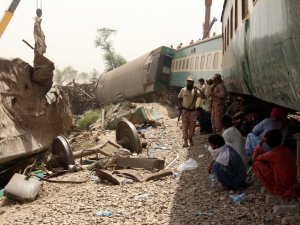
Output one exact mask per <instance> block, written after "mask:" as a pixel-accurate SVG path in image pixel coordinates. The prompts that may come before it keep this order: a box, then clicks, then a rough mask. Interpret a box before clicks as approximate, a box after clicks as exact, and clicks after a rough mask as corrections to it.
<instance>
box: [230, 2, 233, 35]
mask: <svg viewBox="0 0 300 225" xmlns="http://www.w3.org/2000/svg"><path fill="white" fill-rule="evenodd" d="M232 36H233V7H231V10H230V39H232Z"/></svg>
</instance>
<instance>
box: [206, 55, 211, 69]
mask: <svg viewBox="0 0 300 225" xmlns="http://www.w3.org/2000/svg"><path fill="white" fill-rule="evenodd" d="M210 64H211V54H208V55H207V61H206V69H210Z"/></svg>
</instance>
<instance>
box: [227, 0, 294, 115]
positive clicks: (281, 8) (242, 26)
mask: <svg viewBox="0 0 300 225" xmlns="http://www.w3.org/2000/svg"><path fill="white" fill-rule="evenodd" d="M299 17H300V4H299V0H255V1H253V0H242V1H240V0H225V1H224V6H223V12H222V32H223V76H224V79H225V85H226V87H227V90H228V91H229V92H232V93H240V94H246V95H252V96H255V97H257V98H259V99H262V100H264V101H266V102H270V103H274V104H277V105H280V106H283V107H286V108H290V109H294V110H300V104H299V102H300V85H299V84H300V76H299V75H300V52H299V49H300V20H299Z"/></svg>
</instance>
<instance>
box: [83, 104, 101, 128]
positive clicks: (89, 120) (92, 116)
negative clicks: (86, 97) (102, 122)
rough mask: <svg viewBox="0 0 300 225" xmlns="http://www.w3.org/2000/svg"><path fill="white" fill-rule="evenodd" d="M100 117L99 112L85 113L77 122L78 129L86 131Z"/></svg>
mask: <svg viewBox="0 0 300 225" xmlns="http://www.w3.org/2000/svg"><path fill="white" fill-rule="evenodd" d="M100 116H101V110H99V109H96V110H89V111H86V112H85V113H84V115H83V117H82V118H81V119H80V120H79V127H80V129H82V130H88V129H89V127H90V126H91V125H92V124H93V123H95V122H96V121H97V119H98V118H99V117H100Z"/></svg>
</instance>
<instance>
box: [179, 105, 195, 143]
mask: <svg viewBox="0 0 300 225" xmlns="http://www.w3.org/2000/svg"><path fill="white" fill-rule="evenodd" d="M195 127H196V113H195V111H187V110H184V109H183V110H182V138H183V139H187V138H192V137H193V136H194V133H195Z"/></svg>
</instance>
